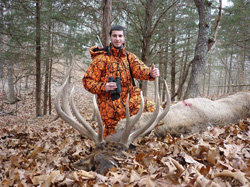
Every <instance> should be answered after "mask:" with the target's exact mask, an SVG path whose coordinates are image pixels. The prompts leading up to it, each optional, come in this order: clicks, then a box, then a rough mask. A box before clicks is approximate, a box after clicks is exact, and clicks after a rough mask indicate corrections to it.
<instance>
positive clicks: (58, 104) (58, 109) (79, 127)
mask: <svg viewBox="0 0 250 187" xmlns="http://www.w3.org/2000/svg"><path fill="white" fill-rule="evenodd" d="M68 79H69V76H68V77H67V78H66V80H65V82H64V83H63V85H62V86H61V87H60V88H59V90H58V92H57V94H56V103H55V109H56V112H57V113H58V115H59V116H60V117H61V118H62V119H63V120H64V121H66V122H67V123H68V124H70V125H71V126H72V127H73V128H74V129H76V130H77V131H78V132H79V133H80V134H81V135H83V136H87V137H88V134H87V133H86V129H85V128H84V127H83V126H82V125H80V124H79V123H78V122H77V121H75V119H74V118H72V117H71V116H72V114H71V113H70V114H71V116H70V115H68V114H67V113H66V112H65V111H64V110H63V109H62V108H63V107H62V106H61V102H60V100H61V97H62V92H63V89H64V87H65V86H66V84H67V81H68ZM64 107H66V108H65V110H67V109H68V107H67V106H64Z"/></svg>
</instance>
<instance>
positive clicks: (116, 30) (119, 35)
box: [82, 25, 160, 137]
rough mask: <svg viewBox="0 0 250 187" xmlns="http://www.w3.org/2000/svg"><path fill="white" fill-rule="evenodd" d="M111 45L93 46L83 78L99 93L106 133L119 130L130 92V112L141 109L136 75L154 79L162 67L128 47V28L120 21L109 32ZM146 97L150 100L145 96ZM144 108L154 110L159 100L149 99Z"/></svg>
mask: <svg viewBox="0 0 250 187" xmlns="http://www.w3.org/2000/svg"><path fill="white" fill-rule="evenodd" d="M109 35H110V40H111V43H110V45H108V46H106V47H104V48H100V47H96V46H93V47H91V48H90V54H91V58H92V62H91V64H90V66H89V67H88V70H87V72H86V73H85V75H84V77H83V79H82V82H83V85H84V87H85V89H86V90H87V91H89V92H91V93H93V94H97V103H98V108H99V110H100V114H101V117H102V121H103V124H104V125H105V129H104V137H106V136H108V135H112V134H113V133H115V127H116V125H117V123H118V121H119V120H120V119H123V118H126V108H125V106H126V99H127V96H128V94H129V110H130V115H131V116H132V115H135V114H136V113H137V112H138V110H139V109H140V102H141V98H140V92H141V90H140V89H139V88H138V87H136V86H135V84H134V80H133V78H136V79H140V80H150V81H153V80H154V79H155V78H156V77H159V75H160V74H159V69H158V68H155V67H154V66H153V65H152V66H151V68H150V67H148V66H146V65H145V64H144V63H143V62H142V61H141V60H139V58H138V57H137V56H136V55H134V54H133V53H130V52H128V51H126V49H125V30H124V28H123V27H122V26H120V25H116V26H113V27H112V28H111V29H110V32H109ZM145 101H147V100H146V99H145ZM144 106H145V107H144V112H146V111H147V112H153V111H154V107H155V104H154V102H152V101H147V102H145V105H144Z"/></svg>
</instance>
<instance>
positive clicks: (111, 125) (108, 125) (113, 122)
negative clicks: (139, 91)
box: [99, 96, 155, 138]
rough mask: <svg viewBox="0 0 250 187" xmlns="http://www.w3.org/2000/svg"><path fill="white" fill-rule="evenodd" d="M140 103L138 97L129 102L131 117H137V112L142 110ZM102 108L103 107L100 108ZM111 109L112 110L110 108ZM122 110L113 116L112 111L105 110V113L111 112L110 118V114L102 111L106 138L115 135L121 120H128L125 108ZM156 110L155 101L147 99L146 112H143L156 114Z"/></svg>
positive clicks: (118, 109)
mask: <svg viewBox="0 0 250 187" xmlns="http://www.w3.org/2000/svg"><path fill="white" fill-rule="evenodd" d="M137 97H138V98H137ZM138 101H140V96H136V97H134V98H133V99H131V100H130V102H129V108H130V115H131V116H132V115H135V114H137V112H138V111H139V109H140V104H138ZM99 108H102V107H99ZM109 109H110V108H109ZM120 109H121V108H119V107H118V108H117V109H116V110H117V111H116V112H114V115H112V110H111V111H110V110H107V109H106V110H105V112H110V113H109V114H110V116H109V114H107V113H106V114H104V115H103V114H102V113H103V112H102V110H100V113H101V115H102V120H103V124H104V125H105V129H104V138H105V137H106V136H108V135H112V134H114V133H115V132H116V131H115V128H116V126H117V124H118V122H119V121H120V120H121V119H124V118H126V111H125V107H123V108H122V109H121V110H120ZM154 110H155V103H154V102H153V101H150V100H147V99H146V98H145V99H144V110H143V112H154Z"/></svg>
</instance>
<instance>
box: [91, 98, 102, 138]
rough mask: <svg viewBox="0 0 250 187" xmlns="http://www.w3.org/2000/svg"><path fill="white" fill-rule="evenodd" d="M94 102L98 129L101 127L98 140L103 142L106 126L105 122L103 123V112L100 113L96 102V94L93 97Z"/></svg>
mask: <svg viewBox="0 0 250 187" xmlns="http://www.w3.org/2000/svg"><path fill="white" fill-rule="evenodd" d="M93 103H94V109H95V112H96V117H97V123H98V129H99V132H98V140H99V142H102V141H103V131H104V127H103V123H102V118H101V114H100V111H99V109H98V106H97V103H96V95H94V97H93Z"/></svg>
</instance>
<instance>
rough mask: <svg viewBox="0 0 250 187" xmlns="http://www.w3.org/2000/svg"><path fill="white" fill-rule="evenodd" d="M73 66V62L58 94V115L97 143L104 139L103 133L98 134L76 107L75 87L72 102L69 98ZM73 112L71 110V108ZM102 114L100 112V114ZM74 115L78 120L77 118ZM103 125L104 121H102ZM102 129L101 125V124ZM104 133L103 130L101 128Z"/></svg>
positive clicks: (56, 104) (56, 105) (56, 106)
mask: <svg viewBox="0 0 250 187" xmlns="http://www.w3.org/2000/svg"><path fill="white" fill-rule="evenodd" d="M72 68H73V63H72V65H71V67H70V68H69V70H68V72H67V73H66V79H65V81H64V83H63V84H62V86H61V87H60V88H59V90H58V92H57V95H56V103H55V108H56V111H57V113H58V115H59V116H60V117H61V118H62V119H63V120H64V121H65V122H67V123H68V124H69V125H70V126H72V127H73V128H74V129H76V130H77V131H78V132H79V133H80V134H81V135H83V136H85V137H88V138H89V139H91V140H93V141H94V142H95V143H96V144H97V143H100V142H102V141H103V137H102V135H98V134H97V133H96V132H95V131H94V129H93V128H92V127H91V126H90V125H89V124H88V123H87V122H86V120H85V119H84V118H83V117H82V116H81V115H80V113H79V111H78V110H77V108H76V105H75V102H74V99H73V91H74V88H73V89H72V90H71V94H70V102H69V100H68V87H69V76H70V73H71V70H72ZM70 106H71V109H72V112H73V114H72V112H71V109H70ZM99 115H100V114H99ZM74 116H75V117H76V119H77V120H78V121H79V122H80V123H79V122H78V121H77V120H75V118H74ZM101 125H102V123H101ZM99 129H100V125H99ZM100 131H102V133H103V130H100Z"/></svg>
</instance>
